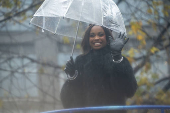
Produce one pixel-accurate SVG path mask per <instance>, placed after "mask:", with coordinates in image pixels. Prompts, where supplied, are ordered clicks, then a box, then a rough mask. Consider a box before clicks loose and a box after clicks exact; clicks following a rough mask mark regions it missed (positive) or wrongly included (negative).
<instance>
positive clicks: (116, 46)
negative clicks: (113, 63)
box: [109, 33, 129, 60]
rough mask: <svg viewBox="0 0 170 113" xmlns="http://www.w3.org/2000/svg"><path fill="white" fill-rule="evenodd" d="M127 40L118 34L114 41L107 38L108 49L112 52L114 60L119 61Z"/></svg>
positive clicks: (123, 35)
mask: <svg viewBox="0 0 170 113" xmlns="http://www.w3.org/2000/svg"><path fill="white" fill-rule="evenodd" d="M128 40H129V38H126V36H125V33H123V34H121V33H120V34H119V36H118V37H117V38H116V39H115V40H114V39H113V38H112V37H109V41H110V48H111V50H112V55H113V57H114V58H115V60H119V59H120V58H121V57H122V56H121V51H122V49H123V47H124V45H125V44H126V43H127V41H128Z"/></svg>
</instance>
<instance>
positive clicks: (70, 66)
mask: <svg viewBox="0 0 170 113" xmlns="http://www.w3.org/2000/svg"><path fill="white" fill-rule="evenodd" d="M64 71H65V73H66V74H67V75H68V74H69V76H70V77H72V76H74V74H75V64H74V61H73V57H70V60H69V61H67V63H66V68H65V69H64Z"/></svg>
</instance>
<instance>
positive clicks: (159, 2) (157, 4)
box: [152, 1, 162, 6]
mask: <svg viewBox="0 0 170 113" xmlns="http://www.w3.org/2000/svg"><path fill="white" fill-rule="evenodd" d="M152 4H153V5H155V6H160V5H162V1H153V2H152Z"/></svg>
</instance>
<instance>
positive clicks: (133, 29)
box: [131, 25, 137, 34]
mask: <svg viewBox="0 0 170 113" xmlns="http://www.w3.org/2000/svg"><path fill="white" fill-rule="evenodd" d="M131 29H132V32H133V33H134V34H137V28H136V26H135V25H132V26H131Z"/></svg>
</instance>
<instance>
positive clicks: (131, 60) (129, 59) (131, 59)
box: [126, 57, 135, 64]
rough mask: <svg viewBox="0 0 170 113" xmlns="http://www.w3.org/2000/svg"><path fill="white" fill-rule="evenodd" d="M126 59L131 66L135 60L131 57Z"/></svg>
mask: <svg viewBox="0 0 170 113" xmlns="http://www.w3.org/2000/svg"><path fill="white" fill-rule="evenodd" d="M126 58H127V59H128V61H129V62H130V64H132V62H134V61H135V60H134V59H133V58H131V57H126Z"/></svg>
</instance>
